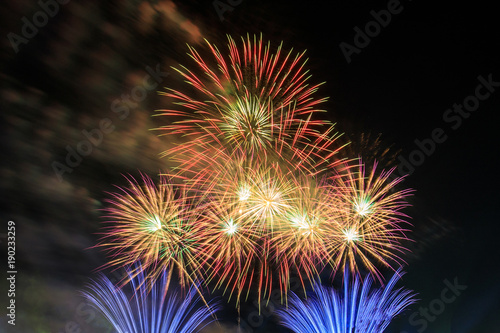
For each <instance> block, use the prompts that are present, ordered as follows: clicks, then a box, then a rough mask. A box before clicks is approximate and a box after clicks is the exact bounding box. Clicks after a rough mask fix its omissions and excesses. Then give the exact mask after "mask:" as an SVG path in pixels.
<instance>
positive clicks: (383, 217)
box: [330, 164, 412, 279]
mask: <svg viewBox="0 0 500 333" xmlns="http://www.w3.org/2000/svg"><path fill="white" fill-rule="evenodd" d="M376 169H377V165H376V164H375V165H374V166H373V167H372V169H371V172H370V173H369V174H368V175H367V174H366V169H365V166H364V165H363V164H361V165H360V166H359V167H358V170H356V171H353V170H352V168H346V175H345V177H338V178H337V179H336V182H337V184H336V185H335V186H336V190H337V192H338V193H339V196H338V198H339V203H338V205H337V207H338V209H337V212H338V214H337V216H338V217H337V219H336V222H335V223H336V224H337V225H338V226H337V228H335V230H336V233H335V237H334V238H333V241H332V242H331V244H330V245H331V247H332V249H331V253H332V255H333V256H332V261H333V263H334V267H335V269H336V270H338V269H342V270H343V269H344V268H345V265H346V264H348V266H349V267H350V269H351V270H353V271H358V268H359V267H360V266H362V267H365V268H366V269H368V270H369V271H370V273H371V274H372V275H373V276H376V277H378V278H379V279H381V278H382V276H381V274H380V272H379V270H378V269H377V265H376V264H377V263H380V264H382V265H383V266H386V267H391V262H400V261H401V258H400V257H399V256H398V255H397V253H401V252H403V251H404V250H405V249H404V248H403V247H402V246H401V240H403V239H407V238H406V235H405V231H407V230H406V229H405V228H404V227H403V225H404V224H407V223H408V222H407V221H406V220H405V219H406V218H407V216H406V215H405V214H403V213H402V212H401V210H402V209H403V208H405V207H407V206H409V204H408V203H407V201H406V200H405V199H406V197H408V196H409V195H411V192H412V191H411V190H408V189H406V190H400V191H398V190H396V189H395V187H396V186H397V185H398V184H399V183H400V182H401V181H402V180H403V178H402V177H395V178H394V179H392V180H391V175H392V173H393V171H394V169H390V170H389V171H381V173H380V175H379V176H376V172H377V170H376Z"/></svg>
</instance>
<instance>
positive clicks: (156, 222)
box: [149, 215, 161, 231]
mask: <svg viewBox="0 0 500 333" xmlns="http://www.w3.org/2000/svg"><path fill="white" fill-rule="evenodd" d="M149 222H150V223H151V227H150V228H149V229H150V230H151V231H157V230H160V229H161V220H160V218H159V217H158V215H154V216H153V217H152V218H151V219H149Z"/></svg>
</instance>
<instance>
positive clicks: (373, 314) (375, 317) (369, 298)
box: [278, 270, 415, 333]
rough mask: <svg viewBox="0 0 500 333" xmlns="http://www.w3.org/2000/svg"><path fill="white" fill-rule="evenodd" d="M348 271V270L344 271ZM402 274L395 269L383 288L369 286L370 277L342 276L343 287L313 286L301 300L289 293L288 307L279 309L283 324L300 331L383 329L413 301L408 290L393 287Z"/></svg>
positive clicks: (346, 332)
mask: <svg viewBox="0 0 500 333" xmlns="http://www.w3.org/2000/svg"><path fill="white" fill-rule="evenodd" d="M346 275H347V274H346ZM402 275H403V273H401V271H400V270H398V271H397V272H396V273H395V274H394V275H393V276H392V278H391V279H390V280H389V281H388V283H387V285H386V286H385V287H384V288H378V289H372V288H371V286H372V278H371V277H370V276H368V277H367V278H366V279H365V280H364V281H363V282H362V281H361V280H360V279H359V278H358V277H356V279H355V281H354V283H352V284H349V281H348V279H345V280H344V291H343V293H338V292H337V291H335V289H333V288H327V287H323V286H321V285H320V284H318V285H315V286H314V295H313V296H312V297H310V298H309V299H308V300H306V301H302V300H301V299H300V298H299V297H298V296H297V295H295V294H293V293H291V294H290V297H289V301H288V309H281V310H278V316H279V317H280V320H281V323H282V325H284V326H286V327H288V328H289V329H291V330H292V331H293V332H296V333H302V332H308V333H327V332H328V333H331V332H334V333H352V332H363V333H382V332H383V331H384V330H385V329H386V328H387V326H388V325H389V323H390V322H391V320H392V318H394V317H395V316H397V315H398V314H400V313H401V312H402V311H403V310H404V309H405V308H406V307H407V306H408V305H410V304H412V303H414V302H415V299H414V295H413V294H412V293H411V291H408V290H404V289H402V288H400V289H396V290H393V289H394V286H395V284H396V282H397V281H398V280H399V278H400V277H401V276H402Z"/></svg>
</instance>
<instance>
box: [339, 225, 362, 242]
mask: <svg viewBox="0 0 500 333" xmlns="http://www.w3.org/2000/svg"><path fill="white" fill-rule="evenodd" d="M342 232H343V234H344V237H345V239H346V240H347V242H356V241H360V240H361V236H360V235H359V233H358V231H357V230H355V229H353V228H351V229H347V230H343V231H342Z"/></svg>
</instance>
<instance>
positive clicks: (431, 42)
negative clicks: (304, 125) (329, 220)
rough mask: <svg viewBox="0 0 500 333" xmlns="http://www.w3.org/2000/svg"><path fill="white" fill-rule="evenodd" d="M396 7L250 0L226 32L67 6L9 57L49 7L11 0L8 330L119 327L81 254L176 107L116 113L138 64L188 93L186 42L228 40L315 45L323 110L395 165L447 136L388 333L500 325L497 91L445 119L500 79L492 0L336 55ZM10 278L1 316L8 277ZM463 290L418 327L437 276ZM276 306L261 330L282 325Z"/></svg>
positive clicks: (149, 10) (416, 208)
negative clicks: (414, 317) (100, 300)
mask: <svg viewBox="0 0 500 333" xmlns="http://www.w3.org/2000/svg"><path fill="white" fill-rule="evenodd" d="M234 3H236V2H233V4H234ZM387 4H388V2H387V1H371V2H367V1H365V2H364V1H332V2H326V1H325V2H305V1H304V2H291V1H281V0H280V1H272V2H271V1H255V0H243V1H241V3H239V4H237V5H235V6H232V8H233V10H232V11H227V12H224V13H223V14H222V15H223V18H224V20H223V21H221V19H220V17H219V15H218V13H217V10H216V9H215V7H214V4H213V2H212V1H182V2H181V1H173V2H172V1H168V0H165V1H140V0H136V1H106V2H104V1H77V0H74V1H69V2H68V3H67V4H65V5H61V6H60V9H59V11H58V12H57V14H56V15H55V16H54V17H53V18H50V20H49V21H48V23H47V24H46V25H45V26H43V27H41V28H40V29H39V32H38V34H37V35H36V36H34V37H33V38H30V39H29V41H28V43H27V44H22V45H20V47H19V52H18V53H16V52H15V51H14V49H13V47H12V45H11V43H10V42H9V39H8V38H7V35H8V34H9V33H10V32H13V33H16V34H18V35H20V34H21V28H22V25H23V21H22V17H23V16H26V17H27V18H28V19H29V20H30V21H32V17H33V15H34V14H35V13H36V12H37V11H39V10H40V7H39V5H38V4H37V2H36V1H4V2H2V4H1V5H0V10H1V16H0V22H1V23H0V36H1V53H0V59H1V73H0V75H1V83H2V86H1V89H0V95H1V126H2V127H1V141H0V142H1V145H2V151H1V161H2V163H1V168H0V171H1V175H2V177H1V183H0V188H1V189H2V197H1V205H2V211H1V217H0V220H1V221H4V222H2V223H5V224H2V225H4V227H3V230H0V235H1V236H2V238H0V240H1V241H2V244H1V245H2V253H5V251H4V250H5V249H6V239H5V233H6V231H7V226H6V223H7V221H9V220H13V221H15V222H16V242H17V244H16V246H17V255H16V258H17V266H18V275H17V293H16V302H17V303H16V304H17V320H16V326H15V327H12V326H10V325H7V323H6V317H5V316H4V315H2V316H1V317H0V331H1V332H4V331H5V332H65V329H66V328H67V326H68V323H71V322H74V323H76V324H75V325H78V328H77V329H75V330H76V332H78V329H79V330H81V332H111V330H110V328H109V325H107V324H106V323H105V322H104V321H103V320H102V318H101V317H99V315H97V314H96V313H95V312H93V310H91V308H90V307H89V306H88V305H87V304H86V303H85V302H84V301H83V299H82V298H81V297H80V295H79V290H80V289H81V288H82V286H83V284H84V283H85V282H87V281H88V278H89V277H92V276H94V273H93V270H94V269H96V268H97V267H99V266H100V265H102V264H103V263H105V260H106V259H105V257H104V256H103V254H102V253H100V252H99V251H98V250H95V249H89V247H91V246H93V245H95V243H96V240H97V238H98V235H96V233H97V232H98V230H99V226H100V221H101V219H100V215H101V212H100V211H99V209H100V208H102V207H103V199H104V198H105V194H104V191H109V190H112V185H113V184H118V185H124V183H125V182H124V179H123V177H122V176H121V174H123V173H132V174H134V175H137V174H138V170H141V171H143V172H145V173H148V174H149V175H151V176H154V175H156V174H157V173H158V170H161V169H163V168H165V167H167V166H168V162H167V161H166V160H164V159H160V158H159V157H158V154H159V153H160V152H162V151H164V150H165V149H167V148H168V147H169V144H170V143H169V142H168V140H167V139H165V138H161V137H158V136H156V133H154V132H151V131H149V129H151V128H154V127H156V126H158V124H161V120H159V119H158V118H152V117H151V115H153V114H154V110H157V109H160V108H162V107H164V106H165V104H166V100H165V99H164V98H162V97H159V96H158V95H157V94H156V93H155V92H154V91H152V92H150V93H149V94H148V96H147V98H145V99H144V100H143V101H142V102H140V103H139V104H138V105H137V106H136V107H133V108H131V112H130V115H129V116H128V117H127V118H126V119H124V120H120V119H119V118H117V117H116V114H114V113H113V112H112V111H111V107H110V106H111V103H112V102H113V101H114V100H115V99H116V98H119V97H120V96H121V95H122V94H127V93H130V91H131V89H132V88H133V87H134V86H136V85H137V84H139V83H140V82H141V80H142V78H143V77H144V75H145V74H146V70H145V68H146V66H150V67H153V68H155V67H156V65H157V64H160V65H161V68H162V70H164V71H166V72H168V73H169V76H168V77H166V78H165V79H164V81H163V82H162V83H161V85H160V86H159V89H160V88H161V87H176V86H178V85H179V82H180V79H179V77H178V76H177V75H174V74H175V73H174V71H173V70H171V69H170V68H169V66H171V65H176V64H178V63H182V64H189V63H190V62H189V59H188V58H187V56H186V55H185V53H186V52H187V47H186V44H190V45H193V46H195V47H197V48H198V47H199V48H202V45H203V38H206V39H207V40H209V41H210V42H213V43H217V44H218V45H219V48H220V49H223V48H224V44H225V42H226V37H225V35H226V34H230V35H232V36H234V37H238V36H239V35H246V34H247V33H250V34H255V33H257V34H259V33H261V32H262V34H263V36H264V39H265V40H270V41H271V42H272V43H279V42H280V41H283V42H284V48H285V49H290V48H292V47H293V48H294V50H297V51H302V50H304V49H307V57H308V58H309V61H308V68H309V69H310V73H311V74H312V78H311V82H314V83H318V82H323V81H326V83H325V84H324V85H323V86H322V87H321V88H320V90H319V92H318V94H319V96H321V97H322V96H329V97H330V98H329V101H328V102H327V103H326V104H325V105H324V107H325V109H327V110H328V117H329V119H330V120H332V121H333V122H336V123H337V126H338V129H339V131H341V132H344V133H345V136H346V137H348V138H350V139H351V140H353V141H354V142H355V141H356V139H357V138H359V137H360V135H361V133H370V135H371V136H372V137H377V136H378V135H379V133H381V137H380V138H381V140H382V145H383V146H387V147H389V146H390V147H392V148H391V151H392V152H393V156H394V157H395V160H396V162H399V161H401V158H405V159H407V160H408V159H409V156H410V154H412V152H414V151H415V149H418V148H417V146H416V144H415V140H423V139H428V138H430V137H431V132H432V131H433V130H434V129H436V128H442V129H443V130H444V132H445V133H446V135H447V139H446V141H445V142H444V143H439V144H436V148H435V151H434V153H432V154H430V156H426V157H425V160H424V161H423V163H422V164H421V165H419V166H417V167H415V170H414V171H413V172H412V173H411V175H409V176H408V177H407V179H406V181H405V182H404V186H405V187H411V188H414V189H415V190H416V194H415V195H414V196H413V197H412V199H411V203H412V204H413V208H412V209H410V210H408V213H409V215H411V216H412V224H413V227H412V232H411V233H410V237H411V238H412V239H413V240H414V242H413V243H411V244H409V245H408V246H409V247H410V249H411V251H412V252H411V253H408V254H407V255H406V256H405V260H406V261H407V264H408V265H407V266H406V267H405V270H406V271H407V275H405V277H404V279H403V281H402V282H401V283H400V285H404V286H405V287H406V288H409V289H413V290H415V291H416V292H417V293H418V294H419V299H420V301H419V302H418V303H417V304H415V305H413V306H412V307H411V308H410V309H409V310H407V311H406V312H405V313H404V314H403V315H401V316H400V317H398V318H396V319H395V320H394V321H393V323H392V324H391V326H390V327H389V328H388V329H387V332H401V331H406V332H408V333H413V332H419V331H420V332H424V331H425V332H429V333H431V332H435V333H447V332H453V333H462V332H463V333H465V332H474V333H476V332H500V315H499V314H500V301H499V299H500V269H499V268H498V263H499V260H498V258H499V256H498V255H499V253H500V252H499V250H498V245H497V244H498V235H499V231H500V227H499V218H498V212H497V211H498V208H499V201H500V200H499V199H500V198H499V194H498V185H499V184H498V176H497V170H496V169H495V168H496V167H497V166H498V162H499V159H498V157H499V153H498V152H499V149H498V132H499V131H498V127H499V126H498V119H499V117H498V116H497V112H498V106H499V105H500V102H499V101H500V99H499V98H500V97H499V95H498V94H500V91H496V92H494V93H492V94H491V95H490V97H489V98H488V99H486V100H485V101H482V102H480V106H479V108H478V109H477V111H475V112H474V113H472V114H471V115H470V117H469V118H467V119H463V122H462V124H461V125H460V126H459V127H458V128H457V129H452V128H451V125H452V124H450V123H446V122H445V121H444V120H443V114H444V113H445V111H446V110H447V109H449V108H451V107H452V106H453V104H454V103H462V102H463V100H464V98H466V97H467V96H469V95H472V94H474V91H475V88H476V86H477V85H478V84H479V81H478V76H480V75H481V76H483V77H484V78H487V77H488V75H490V74H491V75H492V77H493V81H497V82H498V81H500V71H499V70H498V69H499V66H497V63H498V59H499V52H498V49H500V48H499V46H500V45H498V44H499V34H498V33H499V26H498V12H497V11H496V10H495V9H494V5H493V3H489V2H484V3H482V2H477V1H476V2H472V3H470V2H466V3H457V2H454V3H446V4H437V3H435V2H424V1H402V2H401V6H402V8H403V9H402V11H401V12H400V13H399V14H396V15H393V16H392V19H391V22H390V23H389V24H388V25H387V26H386V27H384V28H382V29H381V31H380V33H378V34H377V35H376V36H374V37H372V38H371V41H370V43H369V44H368V45H367V46H366V47H364V48H363V49H361V51H360V53H359V54H353V55H352V59H351V62H350V63H348V62H347V61H346V58H345V57H344V55H343V53H342V51H341V49H340V47H339V44H340V43H342V42H345V43H349V44H351V45H352V44H354V42H353V39H354V36H355V31H354V30H353V29H354V28H355V27H356V26H357V27H359V28H361V29H364V26H365V24H366V23H368V22H369V21H371V20H373V18H372V16H371V15H370V11H371V10H375V11H377V12H378V11H380V10H382V9H386V8H387ZM499 90H500V89H499ZM103 118H110V119H112V121H113V124H114V125H115V130H114V131H113V132H112V133H110V134H106V135H105V137H104V138H103V141H102V143H101V144H100V145H99V146H98V147H94V150H93V152H92V154H90V155H89V156H88V157H85V159H84V160H83V161H82V163H81V164H80V165H79V166H78V167H76V168H75V169H74V170H73V172H72V173H70V174H69V173H65V174H64V176H63V181H62V182H60V181H59V180H58V179H57V177H56V176H55V173H54V170H53V168H52V166H51V163H53V161H61V162H62V161H63V160H64V158H65V154H66V151H65V146H66V145H72V146H75V145H76V144H77V143H78V142H79V141H80V140H82V139H83V136H82V133H81V131H82V130H84V129H87V130H90V129H92V128H96V127H97V126H98V125H99V121H100V120H101V119H103ZM366 153H367V154H368V156H366V158H367V159H370V158H372V156H370V151H369V149H368V151H367V152H366ZM2 261H3V262H6V260H4V259H2ZM1 267H5V266H4V264H2V266H1ZM386 273H387V274H390V272H386ZM2 274H4V275H2V282H1V283H0V295H1V296H0V301H1V304H0V307H1V308H5V306H6V300H7V297H6V290H7V289H8V288H7V284H6V282H5V281H6V280H5V269H3V268H2ZM455 279H457V280H458V282H459V283H460V284H462V285H466V286H467V289H466V290H464V291H463V292H462V293H461V294H460V295H459V296H458V297H457V298H456V300H455V301H454V302H452V303H451V304H447V305H446V307H445V309H444V310H443V312H442V313H441V314H439V315H437V316H436V318H435V319H434V320H431V321H428V327H427V328H426V329H425V330H422V329H421V328H423V326H422V325H413V326H412V325H411V324H410V322H409V317H410V315H411V314H412V313H413V312H414V311H418V309H419V307H428V306H429V304H430V303H431V302H432V301H433V300H435V299H439V298H440V295H441V291H442V290H443V289H444V288H445V286H446V285H445V283H444V282H443V281H444V280H448V281H451V282H453V281H454V280H455ZM231 306H232V305H227V306H226V307H225V308H227V310H225V311H223V312H222V313H221V315H220V318H221V320H222V323H223V327H222V329H225V330H227V331H233V332H234V331H235V330H236V319H235V317H234V316H235V311H233V310H231V309H232V308H231ZM255 310H256V308H255V306H254V305H252V301H249V302H248V303H246V304H244V305H243V307H242V315H241V317H242V319H243V320H247V321H248V322H249V323H251V322H254V323H255V322H257V321H260V320H259V319H256V317H255V316H254V314H255ZM266 313H267V312H266V311H264V315H263V316H262V321H263V323H262V324H261V325H256V327H254V328H253V331H255V332H275V331H283V332H286V331H287V330H286V329H284V328H280V327H279V326H277V325H276V320H275V319H274V317H273V316H268V315H266ZM72 325H73V324H70V325H69V326H72ZM419 329H420V330H419ZM219 330H221V328H220V327H215V326H213V327H210V328H207V331H219Z"/></svg>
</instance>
